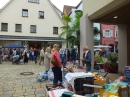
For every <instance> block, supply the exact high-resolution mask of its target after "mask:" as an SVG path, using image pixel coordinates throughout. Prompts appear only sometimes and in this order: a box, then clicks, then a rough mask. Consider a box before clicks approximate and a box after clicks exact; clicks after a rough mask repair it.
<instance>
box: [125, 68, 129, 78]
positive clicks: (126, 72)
mask: <svg viewBox="0 0 130 97" xmlns="http://www.w3.org/2000/svg"><path fill="white" fill-rule="evenodd" d="M125 76H126V78H130V69H126V70H125Z"/></svg>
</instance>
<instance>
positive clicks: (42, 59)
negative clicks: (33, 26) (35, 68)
mask: <svg viewBox="0 0 130 97" xmlns="http://www.w3.org/2000/svg"><path fill="white" fill-rule="evenodd" d="M41 61H43V62H44V47H42V49H41V51H40V62H39V65H41Z"/></svg>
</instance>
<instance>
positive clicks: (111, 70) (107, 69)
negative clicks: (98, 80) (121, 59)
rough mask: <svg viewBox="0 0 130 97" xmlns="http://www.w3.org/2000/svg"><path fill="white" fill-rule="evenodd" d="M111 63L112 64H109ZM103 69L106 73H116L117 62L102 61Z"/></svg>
mask: <svg viewBox="0 0 130 97" xmlns="http://www.w3.org/2000/svg"><path fill="white" fill-rule="evenodd" d="M111 64H112V65H111ZM103 69H104V70H105V72H108V73H118V63H110V62H109V63H108V62H106V63H104V65H103Z"/></svg>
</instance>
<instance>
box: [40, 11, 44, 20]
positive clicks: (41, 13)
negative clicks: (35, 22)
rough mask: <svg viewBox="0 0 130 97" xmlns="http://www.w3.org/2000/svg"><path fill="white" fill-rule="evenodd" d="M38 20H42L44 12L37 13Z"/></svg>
mask: <svg viewBox="0 0 130 97" xmlns="http://www.w3.org/2000/svg"><path fill="white" fill-rule="evenodd" d="M39 18H40V19H44V11H39Z"/></svg>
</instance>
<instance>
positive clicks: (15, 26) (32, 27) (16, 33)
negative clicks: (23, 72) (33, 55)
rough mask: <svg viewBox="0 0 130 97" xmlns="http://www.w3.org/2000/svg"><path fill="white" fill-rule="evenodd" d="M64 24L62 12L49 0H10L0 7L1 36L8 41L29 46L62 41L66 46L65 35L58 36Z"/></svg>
mask: <svg viewBox="0 0 130 97" xmlns="http://www.w3.org/2000/svg"><path fill="white" fill-rule="evenodd" d="M62 26H64V23H63V21H62V19H61V16H60V14H59V12H58V10H57V9H56V7H55V6H54V5H53V4H52V3H51V1H50V0H10V1H9V2H8V3H7V4H6V5H5V6H4V7H3V8H2V9H1V10H0V27H1V30H0V40H6V41H8V42H7V43H9V41H14V43H15V41H21V44H22V45H24V46H25V45H26V46H28V47H29V45H30V46H34V45H33V44H35V43H36V44H40V45H41V44H43V45H45V44H46V46H47V45H49V43H50V44H52V43H60V44H61V45H62V47H64V48H65V47H66V41H65V39H64V38H62V39H59V38H57V37H58V34H60V33H61V32H62V31H61V29H60V27H62ZM3 42H4V41H3ZM11 43H12V42H11ZM5 44H6V43H5Z"/></svg>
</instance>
